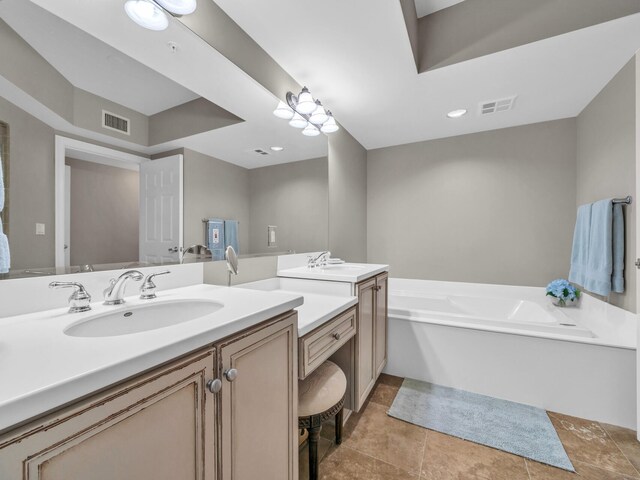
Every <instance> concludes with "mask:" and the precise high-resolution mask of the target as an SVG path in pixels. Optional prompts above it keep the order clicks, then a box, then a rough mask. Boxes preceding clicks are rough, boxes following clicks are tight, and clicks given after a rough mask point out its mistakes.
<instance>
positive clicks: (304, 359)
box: [254, 255, 389, 412]
mask: <svg viewBox="0 0 640 480" xmlns="http://www.w3.org/2000/svg"><path fill="white" fill-rule="evenodd" d="M295 257H306V256H295V255H294V256H291V257H280V258H281V260H282V262H281V263H279V267H282V268H278V277H279V280H280V282H281V283H282V284H286V285H288V286H289V287H290V288H292V289H295V290H293V291H295V292H298V293H300V294H302V295H305V302H306V299H307V298H308V295H306V294H305V293H304V292H309V291H313V292H322V291H324V292H325V293H329V292H331V293H332V294H336V293H337V292H340V293H341V294H342V295H351V296H352V297H353V298H355V299H357V303H355V304H354V307H353V310H350V311H345V312H344V313H342V314H340V315H337V316H334V317H332V318H331V319H330V320H328V321H326V323H320V322H318V323H316V324H315V327H314V329H313V330H310V329H309V328H302V329H300V330H299V336H300V340H299V343H300V345H299V355H300V360H299V372H300V378H301V379H304V378H306V376H307V375H308V374H309V373H311V372H312V371H313V370H314V369H315V368H317V366H318V365H320V364H321V363H322V362H324V361H325V360H327V359H329V358H331V360H332V361H333V362H334V363H336V364H338V365H340V367H341V368H342V370H343V371H344V372H345V374H346V375H347V383H348V387H347V399H346V401H345V407H346V408H347V409H349V410H352V411H355V412H358V411H360V409H361V408H362V406H363V405H364V404H365V402H366V400H367V397H368V396H369V394H370V393H371V390H372V389H373V387H374V385H375V382H376V380H377V379H378V377H379V376H380V373H382V370H383V368H384V367H385V365H386V363H387V325H388V320H387V305H388V300H387V298H388V288H387V286H388V278H389V274H388V269H389V266H388V265H380V264H364V263H362V264H358V263H342V264H336V265H324V266H321V267H317V268H309V267H307V266H306V265H302V266H300V265H296V263H299V261H300V259H296V258H295ZM287 262H291V264H287ZM256 283H257V284H259V283H260V282H256ZM305 284H308V286H307V287H305ZM254 285H255V284H254ZM312 285H313V287H311V286H312ZM312 288H313V290H312ZM329 289H333V290H331V291H330V290H329ZM340 289H342V290H340ZM344 292H347V293H344ZM301 308H304V306H303V307H301ZM300 315H301V316H303V312H300ZM305 316H306V315H305Z"/></svg>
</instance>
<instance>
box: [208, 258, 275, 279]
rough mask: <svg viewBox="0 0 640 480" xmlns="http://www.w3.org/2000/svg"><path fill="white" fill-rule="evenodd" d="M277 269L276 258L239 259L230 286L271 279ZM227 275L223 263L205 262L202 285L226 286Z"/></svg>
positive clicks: (225, 264)
mask: <svg viewBox="0 0 640 480" xmlns="http://www.w3.org/2000/svg"><path fill="white" fill-rule="evenodd" d="M277 268H278V257H277V256H265V257H254V258H240V259H239V261H238V275H231V285H240V284H241V283H247V282H256V281H258V280H265V279H267V278H273V277H275V276H276V272H277ZM228 275H229V274H228V271H227V263H226V262H225V261H220V262H205V264H204V283H210V284H213V285H222V286H226V285H227V282H228Z"/></svg>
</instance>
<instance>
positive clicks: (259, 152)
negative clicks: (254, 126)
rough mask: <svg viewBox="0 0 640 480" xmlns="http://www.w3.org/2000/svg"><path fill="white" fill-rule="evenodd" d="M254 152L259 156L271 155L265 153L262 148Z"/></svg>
mask: <svg viewBox="0 0 640 480" xmlns="http://www.w3.org/2000/svg"><path fill="white" fill-rule="evenodd" d="M254 152H256V153H257V154H258V155H269V153H268V152H265V151H264V150H262V149H261V148H256V149H255V150H254Z"/></svg>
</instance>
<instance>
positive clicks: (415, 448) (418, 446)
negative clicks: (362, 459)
mask: <svg viewBox="0 0 640 480" xmlns="http://www.w3.org/2000/svg"><path fill="white" fill-rule="evenodd" d="M356 420H357V421H356V424H355V427H354V428H353V431H349V428H347V429H345V430H347V434H346V435H345V436H344V437H345V438H344V440H343V445H345V446H347V447H349V448H352V449H354V450H357V451H359V452H361V453H364V454H365V455H369V456H371V457H374V458H377V459H379V460H382V461H383V462H386V463H390V464H392V465H395V466H396V467H399V468H402V469H404V470H407V471H408V472H409V473H418V472H419V471H420V463H421V460H422V451H423V448H424V442H425V438H426V435H427V431H426V430H425V429H424V428H422V427H418V426H416V425H412V424H410V423H406V422H403V421H401V420H397V419H395V418H392V417H389V416H388V415H387V408H386V407H384V406H382V405H378V404H377V403H373V402H371V403H369V404H368V405H367V407H366V409H365V410H364V412H362V413H361V415H360V417H359V418H357V419H356ZM348 423H349V422H347V426H349V425H348Z"/></svg>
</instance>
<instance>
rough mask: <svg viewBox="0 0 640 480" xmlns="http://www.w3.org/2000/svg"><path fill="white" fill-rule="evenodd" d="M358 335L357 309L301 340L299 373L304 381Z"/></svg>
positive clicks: (340, 316) (347, 312)
mask: <svg viewBox="0 0 640 480" xmlns="http://www.w3.org/2000/svg"><path fill="white" fill-rule="evenodd" d="M355 334H356V308H355V307H352V308H350V309H349V310H347V311H346V312H344V313H342V314H340V315H338V316H337V317H335V318H334V319H332V320H329V321H328V322H327V323H325V324H324V325H322V326H320V327H318V328H317V329H315V330H314V331H312V332H310V333H308V334H307V335H305V336H304V337H302V338H300V339H299V342H300V343H299V349H298V350H299V359H300V360H299V372H300V379H304V378H306V377H307V375H309V374H310V373H311V372H313V371H314V370H315V369H316V368H317V367H318V366H320V365H321V364H322V362H324V361H325V360H326V359H328V358H329V357H330V356H331V355H333V354H334V353H335V351H336V350H338V349H339V348H340V347H341V346H343V345H344V344H345V343H347V342H348V341H349V340H350V339H351V338H352V337H353V336H354V335H355Z"/></svg>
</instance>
